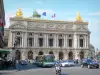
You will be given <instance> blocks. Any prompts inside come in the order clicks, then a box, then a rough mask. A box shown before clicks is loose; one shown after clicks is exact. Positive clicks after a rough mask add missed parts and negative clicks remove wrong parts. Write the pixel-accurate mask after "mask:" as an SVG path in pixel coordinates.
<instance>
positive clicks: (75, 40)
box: [74, 33, 77, 48]
mask: <svg viewBox="0 0 100 75" xmlns="http://www.w3.org/2000/svg"><path fill="white" fill-rule="evenodd" d="M74 48H77V36H76V33H75V34H74Z"/></svg>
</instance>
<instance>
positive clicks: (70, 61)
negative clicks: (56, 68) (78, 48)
mask: <svg viewBox="0 0 100 75" xmlns="http://www.w3.org/2000/svg"><path fill="white" fill-rule="evenodd" d="M61 66H62V67H70V66H75V63H74V62H73V61H72V60H67V61H63V62H61Z"/></svg>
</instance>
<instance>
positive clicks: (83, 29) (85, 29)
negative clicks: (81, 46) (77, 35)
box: [76, 25, 88, 31]
mask: <svg viewBox="0 0 100 75" xmlns="http://www.w3.org/2000/svg"><path fill="white" fill-rule="evenodd" d="M76 30H77V31H88V28H86V27H85V26H84V25H79V26H77V28H76Z"/></svg>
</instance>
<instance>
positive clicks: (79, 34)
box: [8, 17, 90, 60]
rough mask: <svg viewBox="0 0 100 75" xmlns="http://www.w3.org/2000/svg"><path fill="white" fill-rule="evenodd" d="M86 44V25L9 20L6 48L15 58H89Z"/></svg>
mask: <svg viewBox="0 0 100 75" xmlns="http://www.w3.org/2000/svg"><path fill="white" fill-rule="evenodd" d="M16 38H17V45H16V47H15V49H12V48H13V47H14V44H15V41H16ZM89 45H90V32H89V30H88V23H87V22H79V23H77V22H69V21H55V20H41V19H29V18H15V17H14V18H10V26H9V40H8V48H9V49H12V50H13V57H15V58H16V59H22V60H24V59H35V57H36V56H37V55H39V54H40V55H42V54H49V53H53V54H54V56H55V59H63V60H66V59H82V58H86V57H87V56H88V53H89Z"/></svg>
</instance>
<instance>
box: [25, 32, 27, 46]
mask: <svg viewBox="0 0 100 75" xmlns="http://www.w3.org/2000/svg"><path fill="white" fill-rule="evenodd" d="M24 47H27V32H25V37H24Z"/></svg>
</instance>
